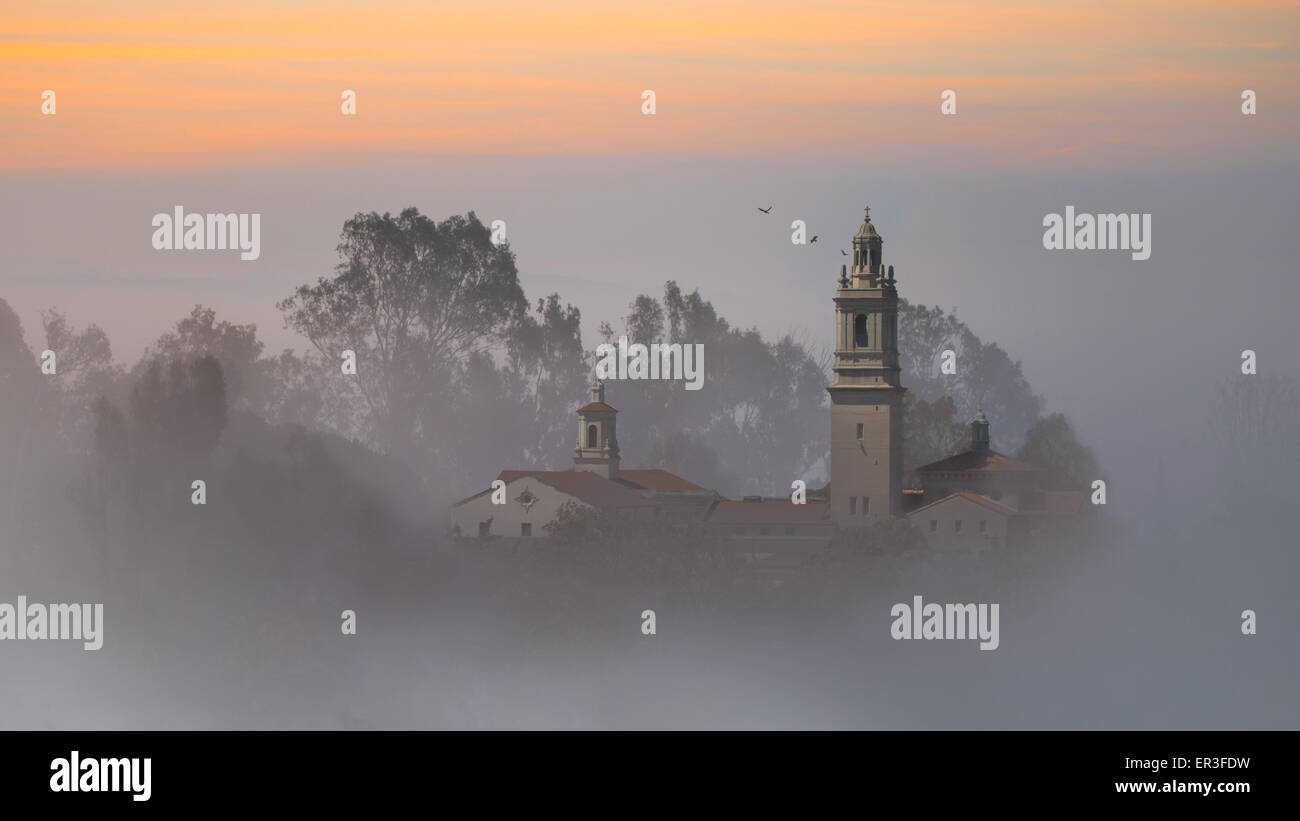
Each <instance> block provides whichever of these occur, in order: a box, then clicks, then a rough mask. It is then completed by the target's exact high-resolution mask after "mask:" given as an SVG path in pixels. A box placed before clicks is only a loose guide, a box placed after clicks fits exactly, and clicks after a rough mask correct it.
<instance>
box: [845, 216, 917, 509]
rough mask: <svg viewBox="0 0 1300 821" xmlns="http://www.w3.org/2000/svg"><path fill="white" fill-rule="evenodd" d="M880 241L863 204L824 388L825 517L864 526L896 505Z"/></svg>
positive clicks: (886, 271) (899, 487) (893, 330)
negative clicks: (827, 403) (830, 375)
mask: <svg viewBox="0 0 1300 821" xmlns="http://www.w3.org/2000/svg"><path fill="white" fill-rule="evenodd" d="M883 244H884V240H883V239H882V238H881V236H880V234H878V233H877V232H876V226H874V225H872V224H871V209H870V208H867V209H866V215H865V217H864V218H863V222H862V227H860V228H859V229H858V233H857V234H855V235H854V237H853V267H852V269H851V270H850V269H848V268H846V266H844V265H841V266H840V279H839V287H838V289H837V290H836V292H835V365H834V372H835V381H834V382H833V383H832V384H831V386H830V387H829V388H827V391H829V392H830V395H831V488H830V506H831V518H832V519H833V520H834V521H836V522H837V523H838V524H841V525H850V526H851V525H854V524H860V525H867V524H871V523H872V522H875V521H878V520H880V519H884V518H888V517H890V516H893V515H901V514H902V509H903V394H904V393H905V392H906V390H907V389H906V388H904V387H903V386H902V384H901V380H900V369H899V364H898V289H897V287H896V286H895V282H894V269H893V266H890V267H889V268H886V267H885V265H884V262H883V261H882V246H883Z"/></svg>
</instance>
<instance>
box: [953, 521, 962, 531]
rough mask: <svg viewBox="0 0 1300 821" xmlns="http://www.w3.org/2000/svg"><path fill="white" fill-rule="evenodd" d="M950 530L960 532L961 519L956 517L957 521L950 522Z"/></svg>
mask: <svg viewBox="0 0 1300 821" xmlns="http://www.w3.org/2000/svg"><path fill="white" fill-rule="evenodd" d="M952 532H953V533H961V519H958V520H957V521H955V522H953V523H952Z"/></svg>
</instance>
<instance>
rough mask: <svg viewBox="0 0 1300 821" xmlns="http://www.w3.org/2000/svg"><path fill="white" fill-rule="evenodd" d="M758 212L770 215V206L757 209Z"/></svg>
mask: <svg viewBox="0 0 1300 821" xmlns="http://www.w3.org/2000/svg"><path fill="white" fill-rule="evenodd" d="M758 210H760V211H762V212H763V213H764V214H770V213H772V206H770V205H769V206H768V207H766V208H760V209H758Z"/></svg>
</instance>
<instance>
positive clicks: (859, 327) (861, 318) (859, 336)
mask: <svg viewBox="0 0 1300 821" xmlns="http://www.w3.org/2000/svg"><path fill="white" fill-rule="evenodd" d="M853 347H855V348H865V347H867V315H866V314H858V315H857V316H855V317H853Z"/></svg>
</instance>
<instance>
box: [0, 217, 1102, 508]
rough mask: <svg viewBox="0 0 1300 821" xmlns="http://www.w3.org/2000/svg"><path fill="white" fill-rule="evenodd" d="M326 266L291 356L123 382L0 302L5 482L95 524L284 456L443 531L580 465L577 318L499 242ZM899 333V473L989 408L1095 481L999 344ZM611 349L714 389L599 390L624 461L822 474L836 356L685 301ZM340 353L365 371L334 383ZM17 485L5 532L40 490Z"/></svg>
mask: <svg viewBox="0 0 1300 821" xmlns="http://www.w3.org/2000/svg"><path fill="white" fill-rule="evenodd" d="M337 250H338V255H339V261H338V264H337V265H336V267H335V270H334V272H333V274H332V275H329V276H322V277H320V278H319V279H317V281H316V282H314V283H308V284H304V285H302V286H300V287H299V288H297V289H296V290H294V292H293V293H291V294H289V295H288V296H286V298H285V299H284V300H283V301H282V302H281V303H280V304H279V307H280V309H281V310H282V311H283V313H284V316H285V320H286V323H287V325H288V326H289V327H291V328H293V329H294V330H296V331H297V332H299V333H300V334H301V335H302V337H303V339H304V340H305V342H306V345H305V349H304V350H299V351H293V350H285V351H281V352H279V353H270V352H268V351H267V350H266V349H265V345H264V343H263V342H262V341H261V340H260V339H259V338H258V336H257V329H256V327H255V326H253V325H251V324H238V323H235V322H231V321H229V320H227V319H220V318H218V317H217V316H216V315H215V313H214V311H212V310H211V309H208V308H205V307H202V306H196V307H195V308H194V309H193V311H192V312H191V313H190V314H189V315H188V316H185V317H182V318H181V319H180V320H179V321H177V323H176V324H175V326H174V327H172V328H171V329H170V330H167V331H166V332H164V333H162V334H161V335H160V336H159V338H158V339H157V340H156V341H155V342H154V343H153V344H152V345H150V346H149V347H148V349H147V350H146V351H145V352H144V354H143V355H142V356H141V357H140V359H139V361H137V362H136V363H134V364H133V365H131V366H129V367H128V366H126V365H123V364H122V363H119V362H117V361H116V360H115V359H114V357H113V353H112V348H111V345H110V342H109V340H108V337H107V335H106V334H105V333H104V332H103V330H102V329H101V328H99V327H98V326H97V325H95V324H90V325H88V326H86V327H85V328H82V329H77V328H74V327H72V326H70V325H69V323H68V322H67V320H66V319H65V318H64V317H63V316H62V315H60V314H59V313H57V312H53V311H51V312H47V313H46V314H44V315H43V317H42V320H43V321H42V325H43V328H42V331H43V332H44V344H45V347H46V348H47V349H48V350H50V351H53V352H55V354H56V356H57V366H56V367H54V368H53V371H54V372H53V373H42V370H41V364H42V362H41V361H39V360H40V357H38V356H37V355H36V353H35V352H34V351H33V346H31V345H29V344H28V341H27V339H26V338H25V335H24V333H23V330H22V328H21V325H20V323H19V321H18V318H17V316H16V315H15V314H14V312H13V311H12V309H10V308H9V306H8V305H7V304H5V303H2V302H0V368H3V370H2V371H0V379H3V380H4V385H5V388H6V389H5V391H4V400H3V402H4V404H3V406H0V413H3V414H4V416H3V420H4V432H3V436H4V439H3V440H0V447H3V448H4V455H6V456H7V457H10V458H7V459H6V465H7V466H8V468H9V470H10V471H11V472H13V475H14V476H15V478H17V477H18V476H19V475H23V476H26V477H28V478H35V474H33V473H31V471H35V472H36V473H45V474H48V476H47V478H49V479H50V480H52V481H55V482H56V484H57V483H62V486H61V492H64V493H67V494H71V497H72V498H74V499H75V500H76V502H77V505H78V509H79V510H80V511H81V512H82V513H83V515H84V517H85V518H86V520H87V521H88V522H91V523H97V524H95V526H96V527H98V526H100V525H102V524H103V523H104V522H105V521H106V519H105V517H106V516H107V515H108V513H107V511H108V510H109V509H110V508H111V507H112V506H113V505H115V504H119V505H120V504H125V502H122V501H121V499H122V498H125V497H127V496H131V495H132V494H138V493H142V492H144V491H141V490H140V489H141V488H150V487H154V486H155V485H156V486H158V487H163V486H166V487H174V485H172V484H171V483H173V482H175V481H180V480H181V479H182V478H183V477H184V476H190V475H194V476H197V473H196V471H198V472H201V470H200V468H202V467H204V466H213V465H218V464H219V465H223V466H226V467H229V466H230V465H231V464H234V463H235V462H237V461H238V460H239V459H244V458H249V459H263V460H265V459H272V458H274V459H275V460H278V461H277V464H279V465H280V466H281V467H280V468H277V469H285V470H290V469H292V468H290V467H284V466H286V465H287V466H292V465H298V466H299V468H297V469H303V470H307V469H309V468H308V467H306V466H308V465H312V464H315V465H316V467H319V463H320V461H321V460H324V459H327V458H328V459H331V460H334V461H335V462H336V463H338V464H340V465H342V466H343V468H342V469H343V470H344V471H345V473H346V475H347V476H349V477H352V476H355V477H357V478H356V485H357V493H358V494H368V495H369V496H370V497H373V499H375V500H377V502H376V504H382V505H384V506H387V507H389V508H391V509H392V510H393V511H394V515H398V516H401V517H403V518H404V519H406V520H407V521H411V522H415V523H418V524H421V525H423V526H434V525H435V523H441V521H442V519H443V517H444V515H445V509H446V505H447V503H449V502H450V501H452V500H454V499H455V498H458V497H460V496H462V495H466V494H468V493H469V492H472V491H473V490H476V489H478V488H481V487H483V486H485V484H486V483H487V482H488V481H489V480H490V479H491V478H492V476H494V475H495V473H496V472H497V471H498V470H499V469H501V468H503V467H539V468H563V467H565V466H567V465H568V464H569V463H570V460H571V458H572V448H573V437H574V432H573V411H574V409H575V407H576V404H577V403H579V402H581V401H583V400H584V397H585V393H586V388H587V386H588V383H589V380H590V375H591V373H592V367H593V364H594V356H593V351H594V348H595V345H594V344H592V345H590V346H588V345H587V344H586V343H585V342H584V340H583V338H582V333H581V314H580V311H579V309H578V308H577V307H576V306H574V305H571V304H568V303H565V302H564V301H563V300H562V299H561V298H560V296H559V295H558V294H552V295H550V296H548V297H546V298H544V299H539V300H537V301H536V302H533V303H530V302H529V301H528V300H527V299H526V298H525V296H524V292H523V289H522V287H521V285H520V282H519V275H518V270H517V267H516V261H515V255H514V252H513V251H512V250H511V248H510V246H509V245H508V244H501V245H495V244H493V243H492V241H491V235H490V231H489V229H488V228H487V227H486V226H484V225H483V223H482V222H481V221H480V220H479V219H478V218H477V217H476V216H475V215H474V213H473V212H470V213H469V214H466V215H464V216H453V217H450V218H448V219H446V220H443V221H440V222H439V221H434V220H431V219H429V218H428V217H425V216H424V215H422V214H420V213H419V212H418V211H417V210H416V209H414V208H408V209H406V210H404V211H402V212H401V213H400V214H397V215H392V214H383V215H380V214H375V213H371V214H358V215H356V216H355V217H353V218H352V219H350V220H348V221H347V222H346V223H345V225H344V227H343V231H342V234H341V239H340V242H339V245H338V249H337ZM902 314H903V316H902V318H901V322H900V327H901V329H902V337H901V340H900V347H901V349H902V358H903V366H904V384H905V385H907V387H908V389H909V394H908V405H907V408H906V414H907V416H906V425H905V431H906V443H905V444H906V462H907V466H908V468H909V469H911V468H914V467H916V466H918V465H920V464H924V463H925V462H928V461H931V460H934V459H938V458H942V457H943V456H946V455H949V454H950V453H952V452H954V451H956V450H959V449H960V448H961V447H963V446H964V443H965V440H966V436H967V431H966V423H967V421H968V420H969V418H970V416H972V415H973V414H974V411H975V410H976V409H978V408H980V407H982V408H983V409H984V410H985V412H986V414H988V415H989V416H990V418H991V419H992V420H993V423H994V446H995V447H997V448H999V449H1002V450H1004V452H1005V451H1006V450H1009V449H1013V448H1014V451H1013V452H1015V453H1017V454H1021V455H1023V456H1024V457H1025V458H1028V459H1030V460H1031V461H1036V462H1039V463H1042V464H1045V465H1046V466H1048V467H1051V468H1052V469H1053V470H1054V471H1055V472H1056V473H1057V474H1059V481H1060V482H1061V483H1063V484H1068V485H1073V486H1078V484H1079V482H1080V480H1081V479H1082V478H1085V477H1092V476H1095V475H1096V473H1097V468H1096V465H1095V460H1093V459H1092V456H1091V454H1090V453H1089V452H1088V451H1087V449H1086V448H1084V447H1083V446H1082V445H1081V444H1079V443H1078V442H1077V441H1075V439H1074V435H1073V432H1072V431H1071V430H1070V427H1069V424H1068V422H1067V421H1066V420H1065V419H1064V417H1061V416H1060V415H1053V416H1049V417H1047V418H1046V419H1044V418H1042V408H1043V400H1042V399H1041V398H1040V397H1039V396H1037V395H1036V394H1034V393H1033V391H1032V390H1031V388H1030V386H1029V385H1028V382H1027V381H1026V380H1025V378H1024V376H1023V373H1022V371H1021V367H1020V363H1018V362H1015V361H1012V360H1011V359H1010V357H1009V356H1008V355H1007V354H1006V353H1005V352H1003V351H1002V349H1001V348H999V347H998V346H997V345H996V343H984V342H982V341H981V340H980V339H979V338H978V337H977V336H976V335H975V334H974V333H973V332H972V331H971V330H970V329H969V328H968V327H967V326H966V325H965V324H964V323H962V322H961V321H960V320H958V319H957V318H956V316H955V315H953V314H951V313H945V312H944V311H942V310H940V309H937V308H926V307H925V306H913V305H909V304H906V303H904V305H903V306H902ZM828 321H829V318H828ZM622 334H626V335H627V336H629V337H630V339H631V340H632V341H634V342H643V343H652V342H685V343H700V344H703V345H704V350H705V374H706V378H705V383H704V389H703V390H700V391H690V392H687V391H684V390H682V389H681V385H680V384H678V383H674V382H670V381H668V382H665V381H627V382H620V383H616V384H614V385H611V386H610V388H609V391H610V393H609V398H610V401H611V402H612V403H613V404H615V405H616V406H617V407H618V408H619V409H620V412H621V415H620V418H621V419H622V420H623V424H622V425H620V428H619V438H620V443H621V445H622V449H623V460H624V464H625V465H628V466H647V467H651V466H653V467H662V468H665V469H667V470H670V471H673V472H675V473H679V474H680V475H682V476H685V477H687V478H689V479H691V480H692V481H695V482H697V483H699V484H701V485H705V486H707V487H711V488H715V489H717V490H719V491H721V492H723V493H724V494H728V495H740V494H745V493H751V494H752V493H760V494H774V493H782V492H784V489H785V488H788V487H789V483H790V481H791V480H792V479H793V478H806V479H810V480H814V481H815V480H816V479H817V478H819V477H823V476H824V475H825V474H826V468H827V465H826V459H827V453H828V446H829V423H828V414H827V411H826V408H827V396H826V391H825V387H826V385H827V384H828V382H829V379H830V372H829V369H830V364H831V359H832V353H833V352H831V351H828V350H825V349H823V348H819V347H817V346H815V345H811V344H809V343H808V342H807V341H806V340H799V339H796V338H794V337H793V336H789V335H787V336H784V337H782V338H780V339H776V340H769V339H766V338H764V337H763V335H762V334H761V333H760V332H759V331H758V330H756V329H753V328H747V329H746V328H739V327H734V326H732V325H731V324H730V323H729V322H728V321H727V320H726V319H725V318H724V317H723V316H721V315H720V314H719V312H718V310H717V309H716V308H715V307H714V306H713V305H712V304H711V303H710V302H709V301H708V300H707V299H705V298H704V296H703V295H701V293H700V292H699V291H698V290H697V291H693V292H689V293H687V292H685V291H683V290H682V288H681V287H680V286H679V285H678V284H677V283H676V282H675V281H669V282H667V283H665V285H664V289H663V293H662V295H661V296H658V297H655V296H650V295H646V294H642V295H639V296H637V297H635V299H633V300H632V301H631V303H630V304H629V312H628V314H627V316H625V317H621V318H615V319H613V320H611V321H606V322H604V323H603V324H602V328H601V335H602V337H603V340H602V341H609V340H610V339H612V338H613V337H615V336H617V335H622ZM945 349H954V350H956V351H957V352H958V356H959V361H960V362H961V363H962V367H961V368H959V371H958V374H957V375H955V376H953V375H944V374H941V373H940V372H939V354H940V353H941V352H942V351H943V350H945ZM348 352H350V354H351V355H352V356H354V357H355V361H356V373H355V375H352V374H347V373H344V372H343V370H342V368H341V362H342V361H343V359H344V357H345V355H346V354H348ZM312 460H315V462H313V461H312ZM24 471H26V473H24ZM267 471H270V473H269V474H268V472H267ZM274 473H275V471H274V470H272V469H271V468H269V467H267V468H264V469H263V471H262V473H261V474H260V475H263V476H264V475H272V474H274ZM250 480H251V477H250ZM303 481H307V482H321V483H325V482H328V481H331V480H329V479H328V478H327V477H326V476H324V475H318V476H304V477H303ZM334 481H340V480H338V479H335V480H334ZM36 484H40V483H39V482H38V483H36ZM7 485H8V487H7V491H8V493H7V500H6V504H5V507H6V511H7V513H9V514H10V515H12V514H13V513H14V512H15V511H17V510H19V509H21V507H22V503H21V496H22V494H23V493H24V492H26V491H24V489H23V488H25V487H32V486H34V485H33V483H32V482H29V481H13V482H9V483H7ZM42 486H45V485H42ZM188 486H189V482H185V483H184V487H188ZM145 495H146V496H147V495H148V494H147V493H146V494H145ZM133 498H134V497H133ZM140 504H141V503H140V502H139V500H138V499H137V500H136V501H132V502H131V503H130V505H131V506H134V507H133V508H132V509H139V506H140Z"/></svg>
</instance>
